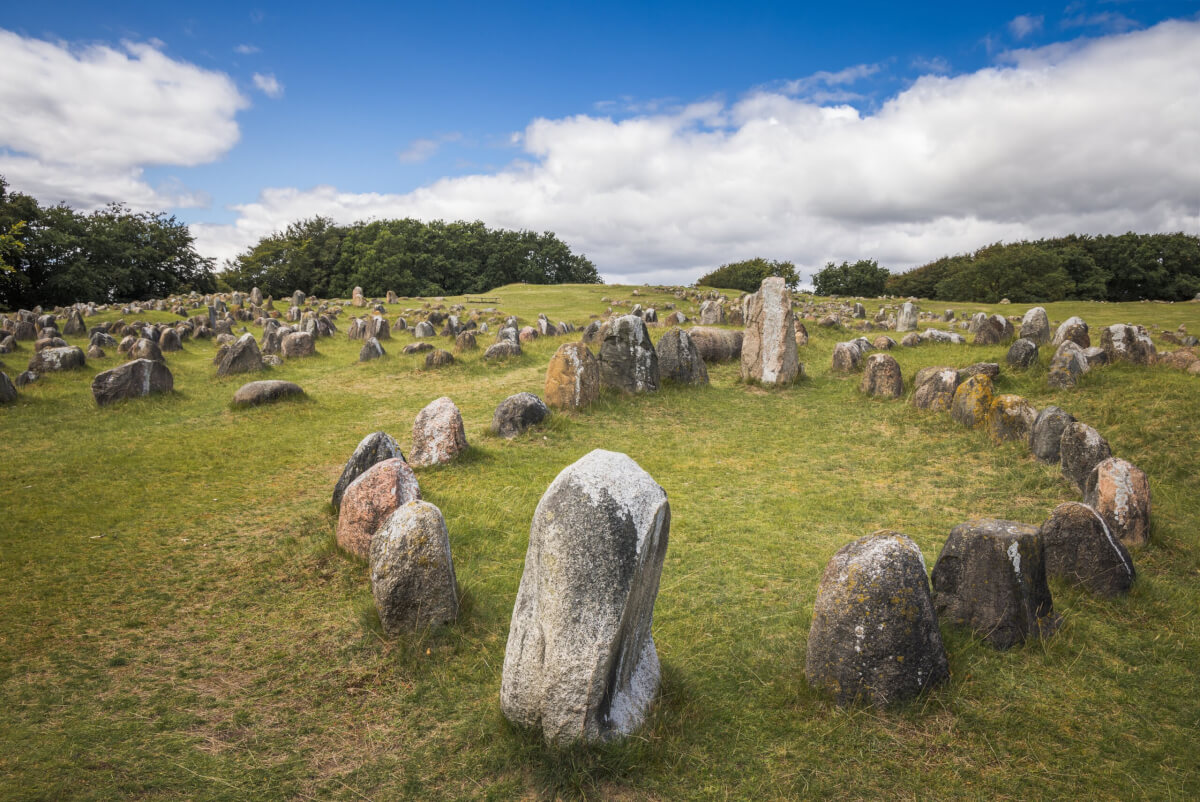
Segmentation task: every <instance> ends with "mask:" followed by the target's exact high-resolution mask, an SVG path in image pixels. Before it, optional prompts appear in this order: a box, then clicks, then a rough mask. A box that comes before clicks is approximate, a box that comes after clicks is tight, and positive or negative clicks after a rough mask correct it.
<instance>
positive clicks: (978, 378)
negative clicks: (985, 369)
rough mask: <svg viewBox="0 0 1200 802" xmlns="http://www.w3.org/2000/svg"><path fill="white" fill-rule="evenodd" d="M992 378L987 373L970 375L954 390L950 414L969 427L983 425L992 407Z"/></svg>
mask: <svg viewBox="0 0 1200 802" xmlns="http://www.w3.org/2000/svg"><path fill="white" fill-rule="evenodd" d="M992 399H993V391H992V380H991V379H990V378H988V377H987V376H986V375H985V374H982V373H981V374H978V375H975V376H971V377H969V378H968V379H967V380H966V381H964V382H963V383H962V384H960V385H958V389H956V390H955V391H954V401H953V403H952V404H951V405H950V415H951V417H953V418H954V419H955V420H956V421H958V422H959V423H961V424H962V425H963V426H966V427H968V428H975V427H976V426H981V425H982V424H983V423H984V422H985V421H986V420H987V416H988V413H989V412H991V409H992Z"/></svg>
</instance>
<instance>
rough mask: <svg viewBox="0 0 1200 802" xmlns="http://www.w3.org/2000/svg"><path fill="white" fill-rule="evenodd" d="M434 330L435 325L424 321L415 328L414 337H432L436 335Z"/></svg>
mask: <svg viewBox="0 0 1200 802" xmlns="http://www.w3.org/2000/svg"><path fill="white" fill-rule="evenodd" d="M436 333H437V332H435V331H434V330H433V325H432V324H431V323H430V322H429V321H428V320H422V321H421V322H420V323H418V324H417V325H416V326H415V327H414V328H413V336H414V337H419V338H423V337H432V336H434V335H435V334H436Z"/></svg>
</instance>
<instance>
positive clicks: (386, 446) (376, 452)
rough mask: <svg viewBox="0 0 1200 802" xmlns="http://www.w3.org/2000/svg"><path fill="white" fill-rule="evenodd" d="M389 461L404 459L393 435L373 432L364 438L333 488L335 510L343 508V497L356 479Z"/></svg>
mask: <svg viewBox="0 0 1200 802" xmlns="http://www.w3.org/2000/svg"><path fill="white" fill-rule="evenodd" d="M389 459H399V460H403V459H404V454H403V452H401V451H400V444H399V443H397V442H396V441H395V440H394V439H393V438H392V436H391V435H389V434H387V433H386V432H372V433H371V434H369V435H367V436H366V437H364V438H363V439H362V440H361V441H360V442H359V444H358V446H357V447H356V448H355V449H354V453H353V454H351V455H350V459H349V460H347V461H346V465H345V467H343V468H342V475H341V476H340V477H338V480H337V484H335V485H334V486H333V500H332V504H333V508H334V509H335V510H336V509H339V508H340V507H341V506H342V496H343V495H344V494H345V492H346V488H347V487H349V486H350V485H351V483H352V482H353V481H354V480H355V479H357V478H358V477H359V476H362V474H363V472H365V471H366V470H367V469H368V468H370V467H371V466H372V465H374V464H376V463H377V462H383V461H384V460H389Z"/></svg>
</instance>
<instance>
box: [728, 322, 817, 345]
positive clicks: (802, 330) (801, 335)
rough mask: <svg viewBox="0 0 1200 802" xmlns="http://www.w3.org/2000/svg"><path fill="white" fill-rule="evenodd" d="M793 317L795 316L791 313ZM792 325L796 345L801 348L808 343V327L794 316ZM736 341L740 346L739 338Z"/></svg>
mask: <svg viewBox="0 0 1200 802" xmlns="http://www.w3.org/2000/svg"><path fill="white" fill-rule="evenodd" d="M793 317H795V316H794V315H793ZM794 325H795V327H796V347H797V348H803V347H804V346H806V345H808V328H807V327H805V325H804V321H802V320H800V318H795V324H794ZM738 334H739V335H740V334H741V332H738ZM738 343H739V347H740V344H741V341H740V340H739V341H738Z"/></svg>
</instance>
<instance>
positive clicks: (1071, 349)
mask: <svg viewBox="0 0 1200 802" xmlns="http://www.w3.org/2000/svg"><path fill="white" fill-rule="evenodd" d="M1087 371H1088V361H1087V357H1085V356H1084V355H1083V349H1082V348H1080V347H1079V346H1078V345H1076V344H1075V343H1074V342H1073V341H1071V340H1064V341H1063V343H1062V345H1060V346H1059V347H1058V350H1057V351H1055V352H1054V356H1053V357H1052V358H1051V359H1050V371H1049V373H1047V375H1046V382H1047V383H1048V384H1049V385H1050V386H1051V387H1054V388H1056V389H1059V390H1069V389H1071V388H1072V387H1074V386H1075V385H1076V384H1078V383H1079V377H1080V376H1082V375H1083V374H1085V373H1087Z"/></svg>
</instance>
